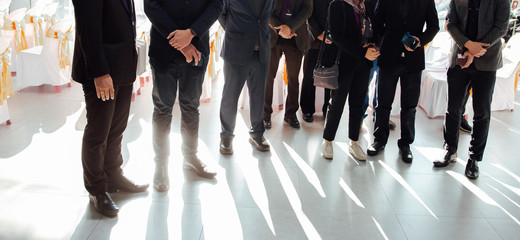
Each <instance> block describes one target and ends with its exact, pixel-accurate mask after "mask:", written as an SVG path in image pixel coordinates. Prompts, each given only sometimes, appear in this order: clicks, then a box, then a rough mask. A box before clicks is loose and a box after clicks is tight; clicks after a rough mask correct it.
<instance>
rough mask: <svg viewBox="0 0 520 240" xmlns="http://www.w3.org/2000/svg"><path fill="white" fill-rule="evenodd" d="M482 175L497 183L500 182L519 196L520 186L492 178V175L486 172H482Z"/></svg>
mask: <svg viewBox="0 0 520 240" xmlns="http://www.w3.org/2000/svg"><path fill="white" fill-rule="evenodd" d="M483 174H484V175H486V176H488V177H490V178H491V179H493V180H495V181H496V182H497V183H500V184H501V185H502V186H504V187H506V188H507V189H509V190H511V192H514V193H516V195H518V196H520V188H517V187H513V186H511V185H509V184H507V183H505V182H502V181H500V180H498V179H496V178H494V177H493V176H491V175H489V174H487V173H483Z"/></svg>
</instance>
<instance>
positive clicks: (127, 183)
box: [108, 176, 148, 193]
mask: <svg viewBox="0 0 520 240" xmlns="http://www.w3.org/2000/svg"><path fill="white" fill-rule="evenodd" d="M146 189H148V184H136V183H134V182H133V181H131V180H130V179H128V178H126V177H125V176H121V177H120V178H119V179H115V180H113V181H111V182H110V184H109V187H108V192H119V191H122V192H129V193H138V192H144V191H146Z"/></svg>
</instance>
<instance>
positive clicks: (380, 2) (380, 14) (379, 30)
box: [373, 0, 386, 45]
mask: <svg viewBox="0 0 520 240" xmlns="http://www.w3.org/2000/svg"><path fill="white" fill-rule="evenodd" d="M384 1H385V0H377V2H376V5H375V7H374V22H373V24H374V32H375V33H376V34H377V39H378V44H379V45H381V44H380V43H379V40H380V39H382V36H383V34H384V33H385V21H386V20H385V19H386V13H385V6H384V4H385V3H384Z"/></svg>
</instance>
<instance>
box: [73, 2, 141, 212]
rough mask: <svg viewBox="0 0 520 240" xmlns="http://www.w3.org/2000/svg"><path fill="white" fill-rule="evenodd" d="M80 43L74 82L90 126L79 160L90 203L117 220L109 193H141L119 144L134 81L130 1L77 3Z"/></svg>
mask: <svg viewBox="0 0 520 240" xmlns="http://www.w3.org/2000/svg"><path fill="white" fill-rule="evenodd" d="M72 2H73V4H74V14H75V18H76V40H75V41H76V42H75V46H74V60H73V63H72V78H73V79H74V80H75V81H77V82H79V83H81V84H82V85H83V92H84V95H85V104H86V111H87V125H86V126H85V132H84V134H83V145H82V150H81V159H82V164H83V179H84V182H85V188H86V189H87V191H88V192H89V198H90V202H91V203H92V204H93V205H94V207H95V208H96V210H97V211H98V212H99V213H101V214H103V215H105V216H110V217H113V216H116V215H117V213H118V212H119V209H118V208H117V206H116V204H115V203H114V202H113V201H112V199H111V198H110V195H109V194H108V193H107V192H115V191H118V190H121V191H126V192H142V191H145V190H146V189H147V188H148V184H146V185H137V184H135V183H133V182H132V181H130V180H128V179H127V178H126V177H125V176H124V175H123V171H122V169H121V165H122V164H123V156H122V155H121V140H122V139H123V132H124V130H125V128H126V125H127V122H128V115H129V112H130V102H131V97H132V83H133V82H134V81H135V74H136V66H137V52H136V50H135V49H136V48H135V14H134V4H133V1H132V0H122V1H103V0H73V1H72Z"/></svg>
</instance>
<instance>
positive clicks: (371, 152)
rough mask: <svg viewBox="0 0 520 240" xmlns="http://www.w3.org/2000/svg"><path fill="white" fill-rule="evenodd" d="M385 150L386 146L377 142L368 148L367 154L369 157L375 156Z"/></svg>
mask: <svg viewBox="0 0 520 240" xmlns="http://www.w3.org/2000/svg"><path fill="white" fill-rule="evenodd" d="M383 149H385V144H383V143H380V142H377V141H376V142H374V143H372V145H370V147H368V149H367V154H368V156H375V155H377V154H378V153H379V152H380V151H381V150H383Z"/></svg>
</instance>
